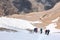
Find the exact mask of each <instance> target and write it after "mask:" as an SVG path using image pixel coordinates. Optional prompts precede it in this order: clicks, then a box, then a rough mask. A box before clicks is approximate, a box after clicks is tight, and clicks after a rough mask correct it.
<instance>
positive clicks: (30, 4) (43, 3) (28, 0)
mask: <svg viewBox="0 0 60 40" xmlns="http://www.w3.org/2000/svg"><path fill="white" fill-rule="evenodd" d="M59 1H60V0H0V16H2V15H5V16H6V15H12V14H21V13H24V14H25V13H30V12H41V11H44V10H49V9H51V8H52V7H53V6H54V5H55V4H56V3H57V2H59Z"/></svg>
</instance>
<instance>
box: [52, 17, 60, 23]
mask: <svg viewBox="0 0 60 40" xmlns="http://www.w3.org/2000/svg"><path fill="white" fill-rule="evenodd" d="M59 18H60V17H57V18H56V19H54V20H52V22H57V21H58V20H59Z"/></svg>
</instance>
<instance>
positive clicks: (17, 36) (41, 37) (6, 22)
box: [0, 17, 60, 40]
mask: <svg viewBox="0 0 60 40" xmlns="http://www.w3.org/2000/svg"><path fill="white" fill-rule="evenodd" d="M31 23H40V22H39V21H34V22H30V21H27V20H22V19H15V18H7V17H0V27H4V28H15V27H16V28H19V29H20V31H18V32H5V31H0V40H60V33H57V32H60V30H59V29H56V28H55V27H56V26H57V24H56V22H53V23H51V24H49V25H47V26H46V29H49V30H50V34H49V35H45V33H44V32H43V33H42V34H40V33H39V32H38V33H30V32H29V31H27V30H25V29H34V28H35V26H33V25H32V24H31ZM23 29H24V30H23ZM54 32H56V33H54Z"/></svg>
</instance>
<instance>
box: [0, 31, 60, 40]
mask: <svg viewBox="0 0 60 40" xmlns="http://www.w3.org/2000/svg"><path fill="white" fill-rule="evenodd" d="M0 40H60V34H59V33H52V34H49V35H45V34H44V33H43V34H40V33H29V32H28V31H27V30H20V32H15V33H13V32H0Z"/></svg>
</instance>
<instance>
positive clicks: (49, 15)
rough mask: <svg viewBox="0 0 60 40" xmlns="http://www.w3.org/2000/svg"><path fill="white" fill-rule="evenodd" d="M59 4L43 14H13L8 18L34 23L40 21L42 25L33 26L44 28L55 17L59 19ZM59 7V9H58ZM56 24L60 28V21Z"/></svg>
mask: <svg viewBox="0 0 60 40" xmlns="http://www.w3.org/2000/svg"><path fill="white" fill-rule="evenodd" d="M59 5H60V2H59V3H57V4H56V5H55V6H54V8H52V9H50V10H48V11H43V12H32V13H29V14H26V15H18V14H14V15H11V16H8V17H13V18H20V19H26V20H31V21H35V20H41V21H43V23H41V24H35V25H36V26H37V27H41V26H43V27H44V26H46V25H48V24H50V23H52V20H54V19H56V18H57V17H60V6H59ZM58 6H59V7H58ZM56 23H57V24H58V27H57V28H60V27H59V25H60V20H59V21H58V22H56Z"/></svg>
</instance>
